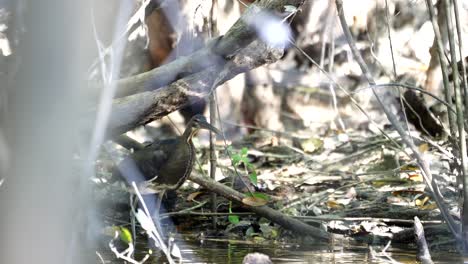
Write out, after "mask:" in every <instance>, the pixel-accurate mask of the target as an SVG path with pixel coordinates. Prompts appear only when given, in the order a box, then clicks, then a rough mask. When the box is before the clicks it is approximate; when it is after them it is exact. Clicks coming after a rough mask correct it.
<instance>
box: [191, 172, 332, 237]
mask: <svg viewBox="0 0 468 264" xmlns="http://www.w3.org/2000/svg"><path fill="white" fill-rule="evenodd" d="M189 179H190V180H191V181H193V182H195V183H197V184H199V185H201V186H203V187H205V188H207V189H209V190H210V191H213V192H216V193H217V194H219V195H222V196H224V197H226V198H227V199H229V200H233V201H237V202H240V203H242V199H244V198H245V197H246V196H245V195H244V194H242V193H240V192H237V191H235V190H233V189H231V188H229V187H226V186H224V185H222V184H220V183H217V182H215V181H213V180H212V179H210V178H207V177H203V176H198V175H195V174H192V175H191V176H190V177H189ZM243 205H244V207H245V208H247V209H249V210H250V211H252V212H254V213H256V214H258V215H260V216H262V217H265V218H267V219H269V220H271V221H272V222H274V223H276V224H278V225H280V226H282V227H283V228H285V229H288V230H291V231H293V232H295V233H297V234H300V235H305V236H311V237H314V238H318V239H321V240H327V239H328V238H329V234H328V233H327V232H326V231H324V230H322V229H320V228H317V227H314V226H311V225H308V224H306V223H304V222H302V221H299V220H297V219H294V218H292V217H289V216H287V215H285V214H283V213H281V212H278V211H276V210H273V209H271V208H270V207H268V206H255V207H254V206H248V205H246V204H243Z"/></svg>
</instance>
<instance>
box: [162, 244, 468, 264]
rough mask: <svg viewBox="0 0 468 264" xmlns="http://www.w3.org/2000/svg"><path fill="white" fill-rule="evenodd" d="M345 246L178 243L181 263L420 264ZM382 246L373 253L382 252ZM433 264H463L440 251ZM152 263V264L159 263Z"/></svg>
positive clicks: (412, 253) (397, 250)
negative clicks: (260, 258)
mask: <svg viewBox="0 0 468 264" xmlns="http://www.w3.org/2000/svg"><path fill="white" fill-rule="evenodd" d="M346 243H347V244H346V245H334V246H333V247H326V246H320V247H318V246H313V245H306V246H299V245H258V244H254V243H250V242H248V241H221V240H218V241H216V240H209V241H204V242H203V243H201V242H200V241H194V240H192V241H190V240H178V241H177V245H178V246H179V248H180V250H181V253H182V256H183V258H184V262H183V263H193V264H195V263H226V264H236V263H242V259H243V258H244V256H245V255H247V254H248V253H253V252H260V253H263V254H266V255H268V256H270V258H271V260H272V261H273V263H294V264H300V263H392V260H393V261H394V262H393V263H419V262H417V261H416V250H415V249H408V248H402V247H390V248H389V249H387V251H386V253H387V255H388V257H384V256H378V257H377V258H373V257H372V256H371V253H370V251H371V250H370V247H369V246H368V245H367V244H359V243H355V242H352V243H348V242H346ZM382 249H383V247H381V246H376V247H374V250H375V251H377V252H381V251H382ZM433 260H434V263H462V261H461V258H460V257H459V256H458V255H457V254H456V253H447V252H439V253H434V254H433ZM162 262H163V260H162V259H161V258H160V259H159V260H155V262H153V263H162Z"/></svg>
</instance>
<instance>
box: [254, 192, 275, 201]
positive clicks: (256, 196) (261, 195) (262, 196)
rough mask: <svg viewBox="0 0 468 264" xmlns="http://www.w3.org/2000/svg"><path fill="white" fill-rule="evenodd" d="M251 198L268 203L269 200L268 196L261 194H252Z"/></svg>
mask: <svg viewBox="0 0 468 264" xmlns="http://www.w3.org/2000/svg"><path fill="white" fill-rule="evenodd" d="M252 196H253V197H255V198H258V199H263V200H266V201H269V200H270V199H271V198H270V196H268V195H267V194H264V193H261V192H254V193H252Z"/></svg>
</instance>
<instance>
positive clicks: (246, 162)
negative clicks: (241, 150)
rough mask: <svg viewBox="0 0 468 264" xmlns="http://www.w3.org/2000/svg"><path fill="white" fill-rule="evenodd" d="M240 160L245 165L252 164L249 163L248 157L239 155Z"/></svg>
mask: <svg viewBox="0 0 468 264" xmlns="http://www.w3.org/2000/svg"><path fill="white" fill-rule="evenodd" d="M241 161H242V162H243V163H244V164H245V165H247V167H250V166H252V164H250V161H249V158H247V157H241Z"/></svg>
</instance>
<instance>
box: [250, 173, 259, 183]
mask: <svg viewBox="0 0 468 264" xmlns="http://www.w3.org/2000/svg"><path fill="white" fill-rule="evenodd" d="M249 179H250V182H251V183H252V184H253V185H255V186H257V184H258V180H257V173H256V172H255V171H253V172H252V173H250V174H249Z"/></svg>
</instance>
